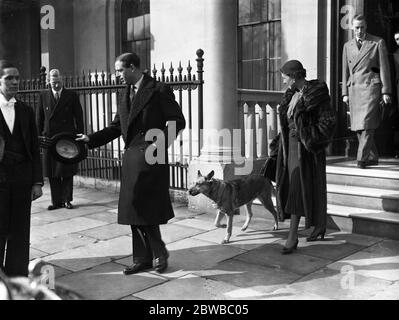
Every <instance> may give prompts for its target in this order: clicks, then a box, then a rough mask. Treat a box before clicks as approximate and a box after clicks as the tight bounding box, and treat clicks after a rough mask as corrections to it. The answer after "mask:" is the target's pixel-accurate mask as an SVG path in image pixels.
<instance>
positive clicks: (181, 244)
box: [116, 238, 245, 279]
mask: <svg viewBox="0 0 399 320" xmlns="http://www.w3.org/2000/svg"><path fill="white" fill-rule="evenodd" d="M167 248H168V250H169V254H170V257H169V261H168V262H169V266H168V269H166V271H165V272H164V273H162V277H165V278H167V279H175V278H179V277H182V276H184V275H187V274H189V273H193V272H195V271H200V270H203V269H207V268H211V267H214V266H216V265H217V264H218V263H219V262H221V261H224V260H227V259H231V258H233V257H235V256H237V255H239V254H242V253H243V252H245V251H243V250H241V249H238V248H235V247H229V246H223V245H215V244H213V243H210V242H206V241H202V240H198V239H194V238H187V239H184V240H180V241H177V242H173V243H171V244H170V245H168V246H167ZM116 262H117V263H120V264H123V265H125V266H127V265H130V264H132V257H126V258H124V259H120V260H117V261H116Z"/></svg>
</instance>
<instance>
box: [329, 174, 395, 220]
mask: <svg viewBox="0 0 399 320" xmlns="http://www.w3.org/2000/svg"><path fill="white" fill-rule="evenodd" d="M398 181H399V180H398ZM327 202H328V203H330V204H336V205H342V206H349V207H357V208H365V209H374V210H382V211H391V212H398V213H399V190H391V189H378V188H367V187H358V186H348V185H340V184H330V183H329V184H327Z"/></svg>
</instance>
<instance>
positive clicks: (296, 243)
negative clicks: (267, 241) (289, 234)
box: [281, 239, 299, 254]
mask: <svg viewBox="0 0 399 320" xmlns="http://www.w3.org/2000/svg"><path fill="white" fill-rule="evenodd" d="M298 243H299V240H298V239H296V242H295V243H294V245H293V246H292V247H290V248H287V247H284V248H283V250H282V251H281V254H290V253H293V252H294V250H296V249H298Z"/></svg>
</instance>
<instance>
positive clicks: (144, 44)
mask: <svg viewBox="0 0 399 320" xmlns="http://www.w3.org/2000/svg"><path fill="white" fill-rule="evenodd" d="M121 15H122V17H121V18H122V20H121V21H122V51H123V52H131V51H134V52H136V53H137V54H138V55H139V57H140V59H141V67H142V68H143V69H148V70H150V68H151V66H150V55H151V33H150V0H124V1H123V2H122V8H121Z"/></svg>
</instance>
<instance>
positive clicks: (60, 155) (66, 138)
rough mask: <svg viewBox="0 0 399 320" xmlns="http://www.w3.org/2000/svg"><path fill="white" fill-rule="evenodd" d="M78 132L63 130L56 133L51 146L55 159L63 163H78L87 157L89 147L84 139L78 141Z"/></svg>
mask: <svg viewBox="0 0 399 320" xmlns="http://www.w3.org/2000/svg"><path fill="white" fill-rule="evenodd" d="M75 139H76V134H73V133H69V132H62V133H58V134H56V135H54V136H53V137H52V138H51V140H52V144H51V146H50V147H49V150H50V152H51V155H52V156H53V157H54V159H55V160H57V161H59V162H63V163H68V164H72V163H78V162H80V161H82V160H84V159H86V158H87V147H86V144H85V143H84V142H82V141H76V140H75Z"/></svg>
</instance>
